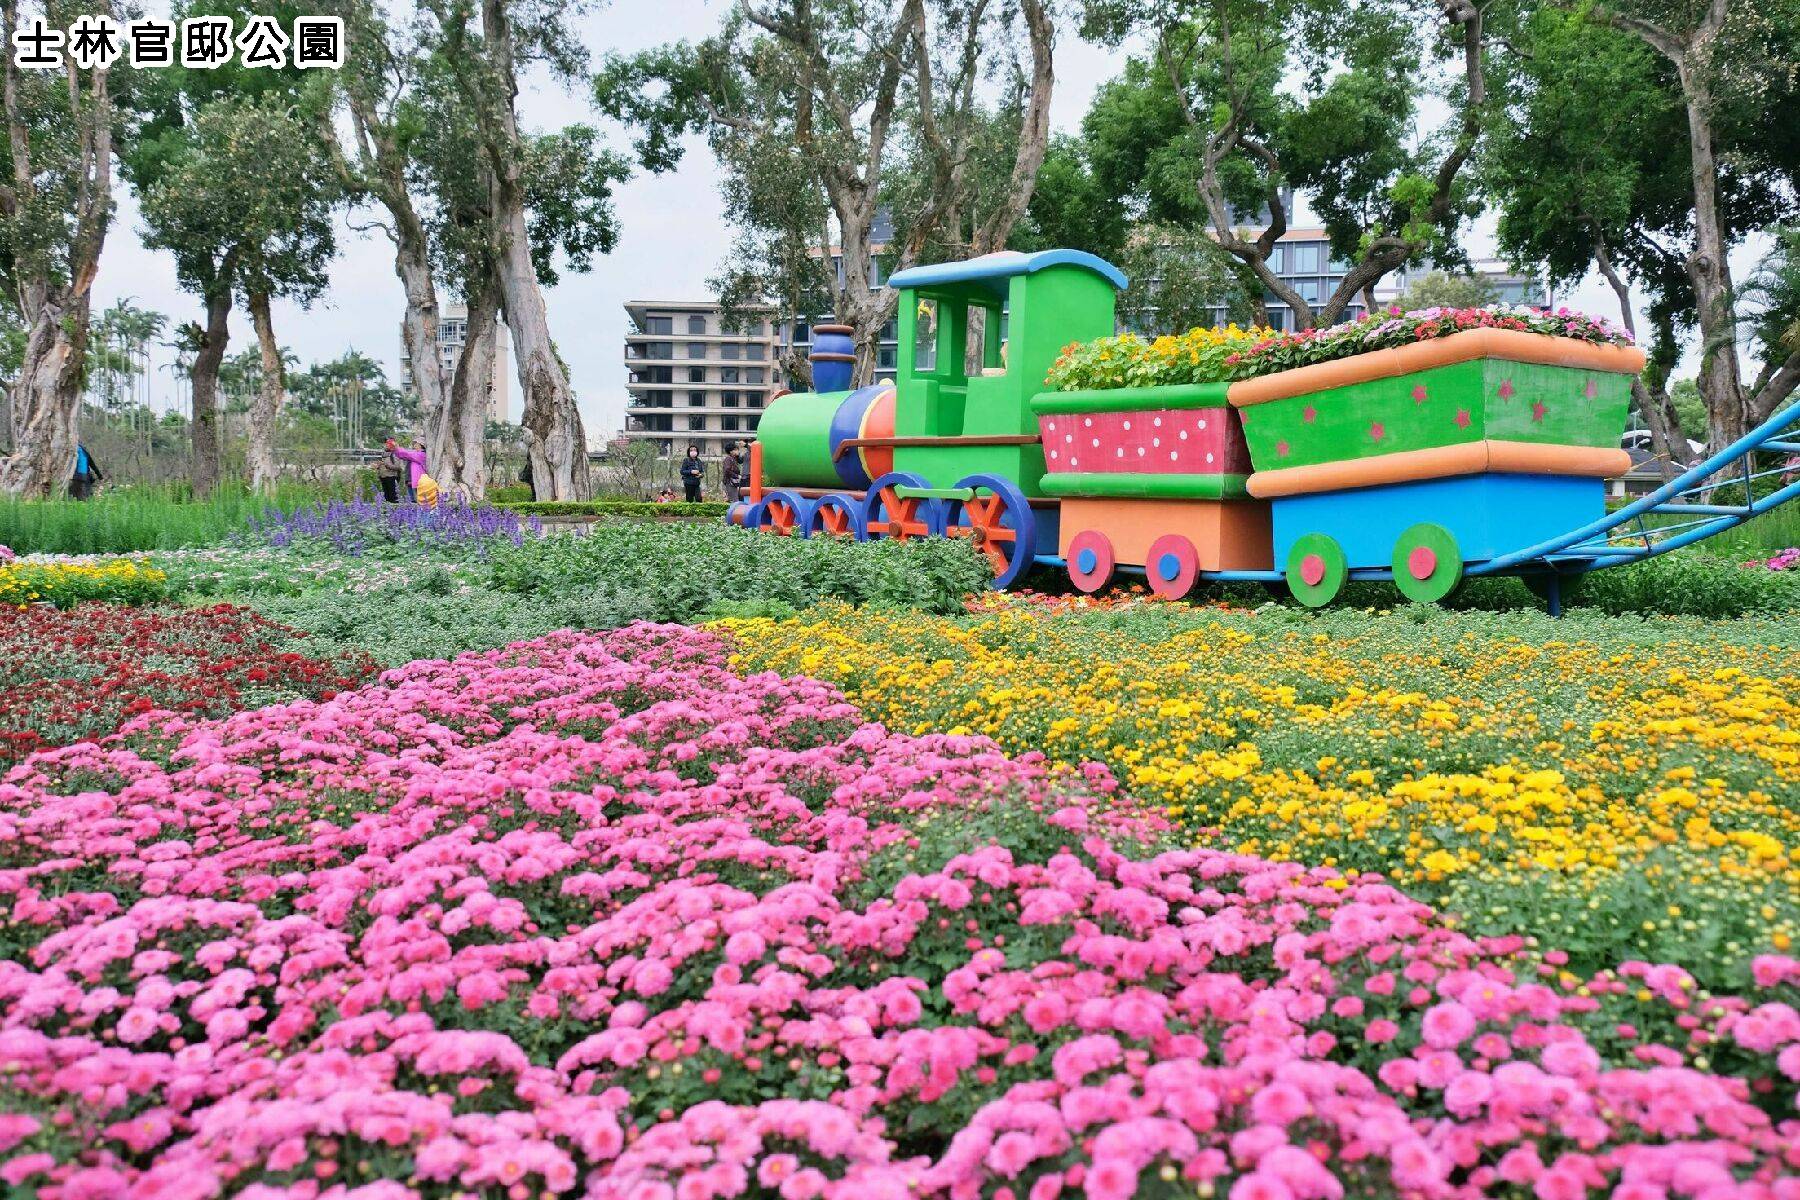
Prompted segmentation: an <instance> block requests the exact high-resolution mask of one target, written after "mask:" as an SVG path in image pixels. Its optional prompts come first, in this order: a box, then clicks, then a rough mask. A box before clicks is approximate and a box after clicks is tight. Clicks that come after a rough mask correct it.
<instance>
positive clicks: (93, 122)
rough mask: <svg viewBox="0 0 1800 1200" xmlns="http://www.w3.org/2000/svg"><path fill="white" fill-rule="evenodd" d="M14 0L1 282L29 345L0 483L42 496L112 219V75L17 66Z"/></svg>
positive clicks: (65, 18)
mask: <svg viewBox="0 0 1800 1200" xmlns="http://www.w3.org/2000/svg"><path fill="white" fill-rule="evenodd" d="M113 15H114V9H113V4H112V0H99V2H98V3H84V4H79V5H77V4H72V3H65V2H64V0H47V2H46V4H45V7H44V12H43V17H44V18H45V19H46V20H47V22H48V24H49V25H51V26H53V27H55V28H58V29H67V28H68V27H69V26H70V25H71V24H72V23H74V22H75V21H76V19H77V17H78V16H79V17H81V18H82V19H84V20H86V19H91V18H93V17H104V18H108V19H110V18H112V17H113ZM20 31H21V25H20V17H19V4H18V0H0V45H3V46H4V47H5V64H4V69H3V72H4V73H3V80H4V84H3V87H0V91H3V93H4V106H5V113H6V126H7V140H6V147H5V151H4V153H5V168H6V169H5V170H4V172H0V176H3V178H4V182H0V280H3V281H4V284H5V288H6V291H7V293H8V294H9V295H11V296H12V297H14V298H15V303H16V304H17V305H18V309H19V318H20V324H21V325H22V327H23V328H24V329H25V331H26V332H25V348H24V354H23V356H22V360H21V362H20V366H19V371H18V374H17V375H16V376H15V378H14V381H13V386H12V388H11V402H12V403H11V409H12V412H11V422H12V451H11V453H10V454H8V455H7V457H6V458H5V459H4V460H0V489H4V490H5V491H8V492H11V493H13V494H15V495H25V496H38V497H47V496H50V495H52V494H54V493H56V492H57V491H58V490H60V489H61V488H62V487H63V485H64V484H66V483H67V482H68V480H69V477H70V475H71V474H72V473H73V471H74V462H75V448H76V444H77V438H78V430H77V426H78V423H79V420H80V416H81V385H82V368H83V364H84V362H85V356H86V351H87V337H88V322H89V314H90V305H91V303H92V290H93V285H94V275H95V273H96V272H97V271H98V269H99V266H100V250H101V247H102V246H103V245H104V244H105V241H106V231H107V227H108V225H109V224H110V223H111V220H112V210H113V198H112V164H113V133H114V125H115V121H116V114H115V112H114V106H113V94H112V89H111V84H110V72H109V71H108V70H107V69H105V68H103V67H100V66H97V65H96V66H94V67H91V68H83V67H80V66H78V65H76V63H75V60H74V58H73V56H72V55H71V56H70V57H69V59H68V65H67V66H66V68H65V69H64V70H63V71H60V72H57V71H37V70H26V69H23V68H21V66H20V65H19V62H18V58H19V48H18V44H17V43H16V42H15V41H14V38H15V37H16V36H17V35H18V34H19V33H20Z"/></svg>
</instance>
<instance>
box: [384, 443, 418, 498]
mask: <svg viewBox="0 0 1800 1200" xmlns="http://www.w3.org/2000/svg"><path fill="white" fill-rule="evenodd" d="M387 448H388V452H389V453H391V454H392V455H393V456H394V457H395V458H397V459H399V460H400V461H401V462H403V463H405V464H406V468H407V469H406V498H407V499H408V500H410V501H412V502H413V503H415V504H416V503H418V500H419V476H421V475H423V474H425V443H424V442H414V443H413V449H411V450H408V449H407V448H406V447H405V446H402V445H400V444H399V443H398V442H396V441H394V439H393V438H389V439H388V440H387Z"/></svg>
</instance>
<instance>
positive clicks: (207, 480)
mask: <svg viewBox="0 0 1800 1200" xmlns="http://www.w3.org/2000/svg"><path fill="white" fill-rule="evenodd" d="M230 318H231V289H230V288H229V287H225V288H222V289H215V290H214V292H213V294H212V295H210V296H208V297H207V298H206V329H205V330H204V332H202V333H201V335H200V345H199V346H198V348H196V350H195V352H194V362H193V366H192V367H190V368H189V370H188V379H189V381H190V382H191V384H192V391H193V395H194V412H193V417H192V420H191V421H190V422H189V423H188V435H189V438H190V440H191V442H192V444H193V449H194V465H193V472H192V479H193V485H194V495H195V496H196V497H198V498H201V499H204V498H205V497H207V496H210V495H211V494H212V490H213V489H214V488H215V487H217V486H218V485H219V364H221V363H223V362H224V361H225V346H226V344H227V342H228V341H229V339H230V335H231V330H230Z"/></svg>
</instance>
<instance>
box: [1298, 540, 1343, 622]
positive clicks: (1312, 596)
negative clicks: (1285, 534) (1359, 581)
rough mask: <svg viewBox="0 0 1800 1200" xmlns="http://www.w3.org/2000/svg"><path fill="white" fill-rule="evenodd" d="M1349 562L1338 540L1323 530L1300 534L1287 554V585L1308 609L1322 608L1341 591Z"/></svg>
mask: <svg viewBox="0 0 1800 1200" xmlns="http://www.w3.org/2000/svg"><path fill="white" fill-rule="evenodd" d="M1349 578H1350V565H1349V563H1348V562H1346V561H1345V559H1344V548H1343V547H1342V546H1340V545H1338V544H1337V539H1336V538H1334V537H1332V536H1331V535H1329V534H1324V533H1303V534H1301V535H1300V536H1299V537H1297V538H1295V539H1294V546H1293V549H1291V550H1289V551H1288V557H1287V585H1288V591H1290V592H1292V593H1293V595H1294V599H1296V600H1298V601H1299V602H1300V603H1302V604H1304V605H1306V607H1308V608H1323V607H1325V606H1326V605H1327V604H1330V603H1331V602H1332V601H1333V600H1334V599H1336V598H1337V594H1338V593H1339V592H1341V591H1343V590H1344V581H1345V580H1346V579H1349Z"/></svg>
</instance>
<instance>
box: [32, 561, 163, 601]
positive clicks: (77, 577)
mask: <svg viewBox="0 0 1800 1200" xmlns="http://www.w3.org/2000/svg"><path fill="white" fill-rule="evenodd" d="M167 578H168V577H167V575H166V574H165V573H164V572H163V571H162V570H160V569H159V568H157V567H154V566H150V565H147V564H146V563H144V562H141V561H139V560H137V559H132V558H104V559H100V560H98V561H92V562H36V561H27V560H23V559H17V560H12V561H6V562H0V607H5V608H25V607H27V606H29V605H32V604H54V605H56V606H57V607H58V608H68V607H69V606H70V605H72V604H79V603H81V602H82V601H85V600H111V601H115V602H117V603H120V604H148V603H150V602H151V601H153V600H161V599H162V598H163V597H165V596H166V595H168V589H167V588H166V586H165V583H166V581H167Z"/></svg>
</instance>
